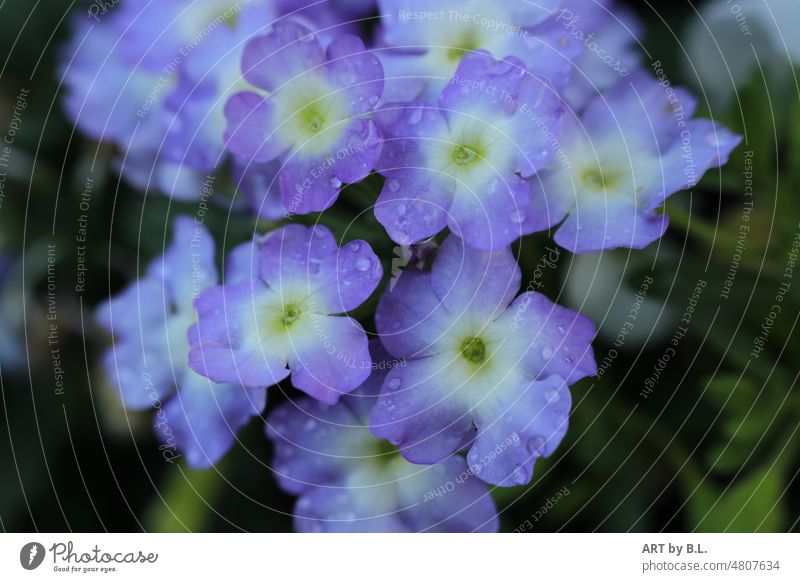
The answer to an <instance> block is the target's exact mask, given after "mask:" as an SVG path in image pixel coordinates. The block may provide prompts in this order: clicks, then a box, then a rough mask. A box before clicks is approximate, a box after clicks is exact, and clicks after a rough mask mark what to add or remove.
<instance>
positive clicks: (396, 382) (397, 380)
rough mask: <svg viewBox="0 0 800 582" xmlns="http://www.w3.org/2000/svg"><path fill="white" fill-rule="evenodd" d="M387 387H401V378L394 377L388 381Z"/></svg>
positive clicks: (390, 388) (391, 388)
mask: <svg viewBox="0 0 800 582" xmlns="http://www.w3.org/2000/svg"><path fill="white" fill-rule="evenodd" d="M386 387H387V388H388V389H389V390H397V389H398V388H400V378H392V379H391V380H389V381H388V382H387V383H386Z"/></svg>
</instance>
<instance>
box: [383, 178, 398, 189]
mask: <svg viewBox="0 0 800 582" xmlns="http://www.w3.org/2000/svg"><path fill="white" fill-rule="evenodd" d="M386 185H387V186H388V187H389V190H391V191H392V192H397V191H398V190H399V189H400V182H398V181H397V180H395V179H394V178H392V179H391V180H389V181H388V182H387V183H386Z"/></svg>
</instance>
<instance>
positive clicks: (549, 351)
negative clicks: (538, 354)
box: [542, 346, 553, 360]
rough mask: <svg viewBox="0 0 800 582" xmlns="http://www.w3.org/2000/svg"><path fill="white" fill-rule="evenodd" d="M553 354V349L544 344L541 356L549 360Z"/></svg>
mask: <svg viewBox="0 0 800 582" xmlns="http://www.w3.org/2000/svg"><path fill="white" fill-rule="evenodd" d="M552 356H553V349H552V348H551V347H550V346H545V347H544V348H542V357H543V358H544V359H545V360H549V359H550V358H551V357H552Z"/></svg>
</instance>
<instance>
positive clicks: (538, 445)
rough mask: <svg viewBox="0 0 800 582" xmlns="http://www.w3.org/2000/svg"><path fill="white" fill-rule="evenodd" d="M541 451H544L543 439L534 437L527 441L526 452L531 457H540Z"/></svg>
mask: <svg viewBox="0 0 800 582" xmlns="http://www.w3.org/2000/svg"><path fill="white" fill-rule="evenodd" d="M543 449H544V439H542V437H538V436H536V437H533V438H532V439H531V440H529V441H528V452H529V453H530V454H531V455H535V456H537V457H541V456H542V452H543Z"/></svg>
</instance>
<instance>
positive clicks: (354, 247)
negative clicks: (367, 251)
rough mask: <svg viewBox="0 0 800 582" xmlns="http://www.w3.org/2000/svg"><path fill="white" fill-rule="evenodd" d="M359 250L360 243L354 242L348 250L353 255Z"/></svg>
mask: <svg viewBox="0 0 800 582" xmlns="http://www.w3.org/2000/svg"><path fill="white" fill-rule="evenodd" d="M360 249H361V243H359V242H354V243H351V244H350V250H351V251H353V252H354V253H357V252H358V251H359V250H360Z"/></svg>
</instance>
